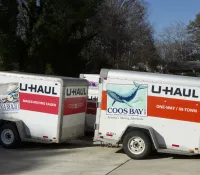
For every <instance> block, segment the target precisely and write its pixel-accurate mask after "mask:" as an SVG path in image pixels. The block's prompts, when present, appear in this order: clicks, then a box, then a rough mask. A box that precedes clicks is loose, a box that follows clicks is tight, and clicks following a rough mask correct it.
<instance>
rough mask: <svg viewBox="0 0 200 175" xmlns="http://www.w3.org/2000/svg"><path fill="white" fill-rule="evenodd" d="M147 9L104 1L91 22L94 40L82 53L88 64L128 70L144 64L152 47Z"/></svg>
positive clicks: (120, 0) (135, 0)
mask: <svg viewBox="0 0 200 175" xmlns="http://www.w3.org/2000/svg"><path fill="white" fill-rule="evenodd" d="M147 9H148V8H147V5H146V3H145V2H143V1H142V0H105V1H104V2H103V3H102V4H101V6H100V7H99V8H98V13H97V15H96V16H95V17H94V19H93V29H95V31H97V36H96V37H95V38H94V41H92V42H91V43H90V44H89V46H88V47H87V48H86V49H85V50H84V55H87V59H88V63H89V64H93V65H95V62H96V61H94V60H96V59H103V60H104V61H106V62H107V63H108V64H109V65H111V66H112V67H113V68H117V69H118V68H123V69H132V67H133V66H135V65H137V64H138V63H141V62H142V63H146V62H148V61H149V59H150V58H151V56H153V54H154V51H153V48H154V43H153V39H152V31H151V26H150V25H149V23H148V20H147V19H148V18H147V17H148V16H147ZM152 53H153V54H152Z"/></svg>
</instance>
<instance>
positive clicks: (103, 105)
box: [101, 91, 107, 110]
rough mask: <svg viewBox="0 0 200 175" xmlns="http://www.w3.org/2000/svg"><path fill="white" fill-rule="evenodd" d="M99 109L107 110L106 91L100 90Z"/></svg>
mask: <svg viewBox="0 0 200 175" xmlns="http://www.w3.org/2000/svg"><path fill="white" fill-rule="evenodd" d="M101 102H102V103H101V110H107V94H106V91H102V100H101Z"/></svg>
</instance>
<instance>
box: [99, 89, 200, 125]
mask: <svg viewBox="0 0 200 175" xmlns="http://www.w3.org/2000/svg"><path fill="white" fill-rule="evenodd" d="M163 106H165V107H166V106H168V107H173V109H162V108H159V107H163ZM147 109H148V113H147V115H148V116H152V117H158V118H166V119H174V120H182V121H189V122H198V123H200V102H198V101H190V100H180V99H174V98H173V99H172V98H164V97H156V96H148V107H147ZM101 110H107V94H106V91H103V92H102V104H101ZM188 110H193V112H191V111H188ZM195 111H196V112H195Z"/></svg>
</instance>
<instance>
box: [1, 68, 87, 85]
mask: <svg viewBox="0 0 200 175" xmlns="http://www.w3.org/2000/svg"><path fill="white" fill-rule="evenodd" d="M0 75H2V76H15V77H19V78H28V79H29V78H30V79H37V80H51V81H55V82H60V81H62V82H63V83H64V84H66V83H65V82H68V83H69V81H70V82H72V83H73V84H76V85H78V84H79V83H78V82H81V81H82V82H83V81H85V82H86V83H87V81H86V80H84V79H80V78H74V77H65V76H56V75H46V74H35V73H26V72H17V71H0ZM77 80H78V81H77Z"/></svg>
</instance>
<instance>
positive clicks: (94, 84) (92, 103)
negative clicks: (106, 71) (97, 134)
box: [79, 74, 99, 132]
mask: <svg viewBox="0 0 200 175" xmlns="http://www.w3.org/2000/svg"><path fill="white" fill-rule="evenodd" d="M79 78H82V79H86V80H87V81H88V86H89V88H88V101H87V112H86V116H85V117H86V122H85V131H86V132H94V124H95V120H96V110H97V100H98V92H99V74H80V75H79Z"/></svg>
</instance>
